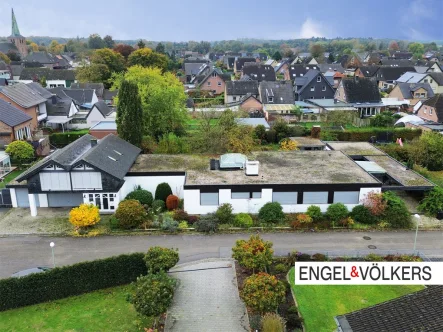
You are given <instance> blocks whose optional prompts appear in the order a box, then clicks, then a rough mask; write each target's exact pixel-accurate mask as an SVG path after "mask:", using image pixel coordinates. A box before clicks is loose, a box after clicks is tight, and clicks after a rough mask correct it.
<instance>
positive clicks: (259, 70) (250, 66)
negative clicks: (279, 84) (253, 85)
mask: <svg viewBox="0 0 443 332" xmlns="http://www.w3.org/2000/svg"><path fill="white" fill-rule="evenodd" d="M242 73H243V75H248V76H249V77H250V78H251V79H253V80H257V81H259V82H261V81H275V80H276V79H277V78H276V76H275V71H274V68H273V67H272V66H269V65H264V64H261V63H255V62H246V63H245V64H244V66H243V70H242Z"/></svg>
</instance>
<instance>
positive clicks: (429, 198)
mask: <svg viewBox="0 0 443 332" xmlns="http://www.w3.org/2000/svg"><path fill="white" fill-rule="evenodd" d="M418 210H419V211H422V212H424V213H426V214H427V215H429V216H433V217H435V216H436V215H437V213H438V212H439V211H443V188H441V187H434V189H432V190H431V191H430V192H428V193H427V194H426V196H425V198H423V199H422V200H421V202H420V204H419V206H418Z"/></svg>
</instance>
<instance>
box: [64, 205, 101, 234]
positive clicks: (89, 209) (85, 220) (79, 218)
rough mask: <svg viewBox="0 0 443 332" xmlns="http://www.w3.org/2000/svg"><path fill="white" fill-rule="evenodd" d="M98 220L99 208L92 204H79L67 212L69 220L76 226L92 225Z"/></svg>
mask: <svg viewBox="0 0 443 332" xmlns="http://www.w3.org/2000/svg"><path fill="white" fill-rule="evenodd" d="M99 221H100V213H99V209H98V207H97V206H95V205H93V204H80V206H79V207H75V208H73V209H72V210H71V211H70V212H69V222H70V223H71V224H73V225H74V226H75V227H76V228H80V227H88V226H92V225H95V224H96V223H98V222H99Z"/></svg>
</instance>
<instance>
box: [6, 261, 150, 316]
mask: <svg viewBox="0 0 443 332" xmlns="http://www.w3.org/2000/svg"><path fill="white" fill-rule="evenodd" d="M143 256H144V254H143V253H134V254H130V255H120V256H115V257H110V258H105V259H99V260H95V261H91V262H82V263H77V264H74V265H69V266H65V267H60V268H55V269H53V270H50V271H47V272H43V273H36V274H31V275H29V276H26V277H22V278H8V279H2V280H0V311H5V310H9V309H14V308H19V307H23V306H27V305H32V304H37V303H42V302H47V301H53V300H58V299H62V298H65V297H69V296H73V295H80V294H83V293H88V292H92V291H95V290H98V289H103V288H109V287H114V286H119V285H125V284H129V283H131V282H132V281H135V280H136V279H137V277H139V276H140V275H145V274H147V270H146V264H145V262H144V260H143Z"/></svg>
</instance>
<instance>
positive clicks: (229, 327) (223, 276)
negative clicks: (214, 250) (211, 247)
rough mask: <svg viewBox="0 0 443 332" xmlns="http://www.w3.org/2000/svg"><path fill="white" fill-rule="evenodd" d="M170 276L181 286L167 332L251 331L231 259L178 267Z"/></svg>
mask: <svg viewBox="0 0 443 332" xmlns="http://www.w3.org/2000/svg"><path fill="white" fill-rule="evenodd" d="M179 271H181V272H179ZM170 275H171V276H172V277H174V278H176V279H178V280H179V284H178V287H177V289H176V292H175V295H174V301H173V304H172V306H171V308H170V310H169V311H168V317H167V319H166V325H165V331H167V332H174V331H177V332H187V331H189V332H215V331H220V332H228V331H229V332H242V331H249V321H248V315H247V312H246V307H245V305H244V304H243V302H242V301H241V299H240V297H239V294H238V289H237V277H236V275H235V266H234V262H233V261H232V260H231V259H210V260H201V261H197V262H193V263H186V264H182V265H178V266H176V267H175V268H173V269H172V270H171V271H170Z"/></svg>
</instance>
